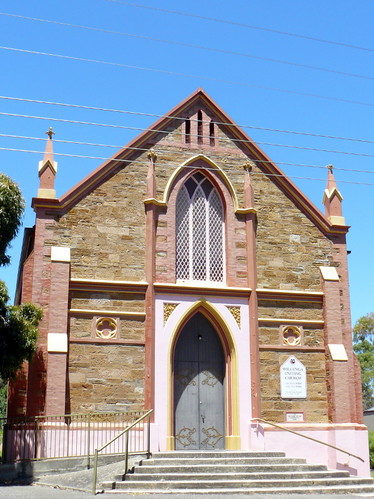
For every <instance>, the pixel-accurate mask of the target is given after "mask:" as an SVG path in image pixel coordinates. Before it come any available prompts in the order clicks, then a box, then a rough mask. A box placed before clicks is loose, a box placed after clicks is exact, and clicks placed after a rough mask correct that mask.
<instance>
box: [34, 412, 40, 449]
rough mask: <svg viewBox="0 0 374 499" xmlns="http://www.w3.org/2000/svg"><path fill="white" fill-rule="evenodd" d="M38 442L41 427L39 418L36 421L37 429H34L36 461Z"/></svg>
mask: <svg viewBox="0 0 374 499" xmlns="http://www.w3.org/2000/svg"><path fill="white" fill-rule="evenodd" d="M38 440H39V425H38V418H36V419H35V428H34V446H35V448H34V459H37V458H38Z"/></svg>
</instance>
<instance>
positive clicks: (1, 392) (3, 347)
mask: <svg viewBox="0 0 374 499" xmlns="http://www.w3.org/2000/svg"><path fill="white" fill-rule="evenodd" d="M24 208H25V202H24V200H23V198H22V194H21V191H20V189H19V187H18V186H17V184H16V183H15V182H13V181H12V180H11V179H10V178H9V177H7V176H6V175H4V174H2V173H0V266H3V265H7V264H8V263H9V262H10V258H9V256H8V255H7V254H6V251H7V249H8V248H9V245H10V243H11V241H12V239H13V238H14V237H15V236H16V235H17V233H18V230H19V228H20V226H21V218H22V215H23V211H24ZM8 301H9V296H8V290H7V288H6V285H5V283H4V282H2V281H0V411H2V412H4V411H5V398H6V390H5V388H4V387H5V385H6V383H7V381H8V380H9V379H11V378H13V377H14V376H15V375H16V373H17V371H18V369H19V368H20V367H21V366H22V364H23V362H24V361H25V360H31V359H32V357H33V355H34V353H35V351H36V345H37V337H38V324H39V321H40V319H41V318H42V311H41V310H40V309H39V308H38V307H36V306H35V305H33V304H31V303H25V304H23V305H15V306H12V305H8ZM3 415H4V413H3V414H1V413H0V417H1V416H3Z"/></svg>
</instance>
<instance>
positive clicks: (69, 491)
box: [0, 461, 374, 499]
mask: <svg viewBox="0 0 374 499" xmlns="http://www.w3.org/2000/svg"><path fill="white" fill-rule="evenodd" d="M92 472H93V471H92V469H85V470H80V471H74V472H69V473H53V474H50V475H44V476H40V477H38V478H35V480H34V481H33V482H32V483H27V484H24V485H20V484H0V498H1V499H55V498H56V499H59V498H61V499H62V498H64V499H65V498H66V499H70V498H72V499H87V498H88V497H89V496H91V497H92V492H91V490H92ZM122 473H123V461H121V462H117V463H111V464H108V465H105V466H100V467H99V468H98V479H97V489H98V491H99V493H98V496H99V497H101V496H102V495H103V494H105V495H106V496H107V497H110V495H113V494H111V493H108V492H106V493H105V492H104V491H103V490H102V489H101V488H100V484H101V483H102V482H103V481H106V480H112V479H113V477H114V476H115V475H119V474H122ZM165 496H166V498H165ZM223 496H226V497H227V496H229V498H230V499H244V498H250V499H288V498H290V497H293V498H296V499H297V498H300V496H306V497H307V498H308V499H347V498H348V497H349V498H353V499H359V498H362V497H372V498H374V496H373V495H371V494H356V495H349V494H293V495H290V494H281V493H280V494H261V493H259V494H245V493H243V494H230V493H229V491H228V492H226V493H223V494H209V492H208V491H207V492H206V493H203V494H191V493H190V492H188V493H187V492H186V494H175V493H173V491H170V492H164V493H162V494H129V493H126V492H120V491H116V492H115V498H139V499H161V497H164V498H165V499H218V498H220V499H221V498H222V497H223Z"/></svg>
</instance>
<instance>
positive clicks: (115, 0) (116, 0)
mask: <svg viewBox="0 0 374 499" xmlns="http://www.w3.org/2000/svg"><path fill="white" fill-rule="evenodd" d="M105 1H107V2H111V3H117V4H123V5H129V6H131V7H139V8H142V9H149V10H155V11H158V12H165V13H167V14H175V15H178V16H184V17H192V18H195V19H201V20H204V21H211V22H216V23H221V24H229V25H232V26H239V27H241V28H247V29H253V30H258V31H265V32H267V33H275V34H277V35H284V36H291V37H294V38H301V39H303V40H309V41H313V42H319V43H327V44H329V45H336V46H339V47H345V48H350V49H355V50H363V51H365V52H374V49H373V48H370V47H363V46H361V45H354V44H352V43H345V42H338V41H336V40H327V39H325V38H318V37H315V36H308V35H302V34H300V33H292V32H290V31H282V30H279V29H273V28H266V27H263V26H255V25H253V24H245V23H240V22H237V21H229V20H228V19H219V18H215V17H208V16H202V15H198V14H190V13H188V12H180V11H177V10H171V9H164V8H161V7H154V6H150V5H141V4H137V3H134V2H126V1H123V0H105Z"/></svg>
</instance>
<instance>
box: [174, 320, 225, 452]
mask: <svg viewBox="0 0 374 499" xmlns="http://www.w3.org/2000/svg"><path fill="white" fill-rule="evenodd" d="M224 379H225V356H224V352H223V348H222V344H221V341H220V339H219V337H218V335H217V333H216V331H215V329H214V327H213V326H212V324H211V323H210V322H209V320H208V319H207V318H206V317H205V316H204V315H202V314H201V313H197V314H195V315H194V316H193V317H192V318H191V319H190V320H189V321H188V322H187V323H186V325H185V326H184V327H183V329H182V331H181V334H180V336H179V338H178V341H177V344H176V347H175V353H174V429H175V433H174V435H175V448H176V449H185V450H189V449H224V448H225V390H224Z"/></svg>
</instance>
